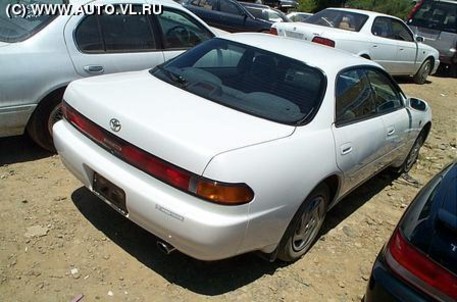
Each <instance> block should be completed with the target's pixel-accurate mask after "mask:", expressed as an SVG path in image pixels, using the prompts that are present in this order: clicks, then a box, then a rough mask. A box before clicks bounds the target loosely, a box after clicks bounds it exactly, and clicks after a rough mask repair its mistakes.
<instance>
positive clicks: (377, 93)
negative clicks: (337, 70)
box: [336, 68, 403, 126]
mask: <svg viewBox="0 0 457 302" xmlns="http://www.w3.org/2000/svg"><path fill="white" fill-rule="evenodd" d="M402 96H403V94H402V93H401V91H400V89H399V88H398V87H397V86H396V85H395V84H394V83H393V82H392V80H391V79H390V77H389V76H387V75H386V74H385V73H384V72H382V71H381V70H378V69H375V68H357V69H350V70H347V71H344V72H342V73H341V74H340V75H339V76H338V80H337V83H336V124H337V126H340V125H345V124H349V123H353V122H356V121H359V120H365V119H367V118H371V117H374V116H379V115H381V114H386V113H389V112H392V111H395V110H397V109H399V108H403V99H402Z"/></svg>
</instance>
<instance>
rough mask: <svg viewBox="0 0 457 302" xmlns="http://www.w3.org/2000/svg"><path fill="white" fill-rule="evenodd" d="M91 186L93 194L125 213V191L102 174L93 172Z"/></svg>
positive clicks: (126, 212)
mask: <svg viewBox="0 0 457 302" xmlns="http://www.w3.org/2000/svg"><path fill="white" fill-rule="evenodd" d="M92 188H93V189H94V192H95V194H97V195H98V196H99V197H101V198H102V199H103V200H105V201H107V202H108V203H109V204H110V205H111V206H112V207H113V208H114V209H115V210H117V211H119V212H120V213H121V214H123V215H127V214H128V211H127V207H126V206H125V192H124V190H122V189H121V188H119V187H118V186H116V185H115V184H113V183H112V182H110V181H109V180H107V179H106V178H104V177H103V176H101V175H100V174H98V173H94V181H93V185H92Z"/></svg>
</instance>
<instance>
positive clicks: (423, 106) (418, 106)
mask: <svg viewBox="0 0 457 302" xmlns="http://www.w3.org/2000/svg"><path fill="white" fill-rule="evenodd" d="M408 104H409V107H411V108H413V109H415V110H419V111H425V110H427V103H426V102H425V101H423V100H419V99H416V98H409V99H408Z"/></svg>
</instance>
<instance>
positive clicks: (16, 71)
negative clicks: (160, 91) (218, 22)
mask: <svg viewBox="0 0 457 302" xmlns="http://www.w3.org/2000/svg"><path fill="white" fill-rule="evenodd" d="M6 2H7V1H2V2H1V3H0V70H1V72H0V137H6V136H13V135H20V134H23V133H24V131H27V132H28V134H29V135H30V136H31V137H32V139H33V140H34V141H35V142H36V143H38V144H39V145H40V146H42V147H43V148H46V149H48V150H51V151H52V150H54V145H53V141H52V125H53V124H54V122H55V121H56V120H58V119H59V118H60V109H59V108H60V103H61V100H62V96H63V93H64V91H65V88H66V87H67V85H68V83H70V82H71V81H73V80H75V79H78V78H83V77H88V76H94V75H100V74H106V73H114V72H120V71H133V70H141V69H145V68H149V67H153V66H155V65H157V64H160V63H162V62H164V61H166V60H167V59H169V58H172V57H175V56H176V55H178V54H180V53H182V52H183V51H184V50H185V49H188V48H190V47H192V46H194V45H196V44H198V43H200V42H202V41H205V40H208V39H210V38H212V37H214V36H215V35H216V31H215V30H213V29H211V28H210V27H208V26H207V25H206V24H205V23H204V22H203V21H201V20H200V19H199V18H198V17H196V16H195V15H194V14H192V13H191V12H189V11H188V10H187V9H185V8H183V7H182V6H181V5H179V4H177V3H175V2H173V1H171V0H170V1H169V0H160V1H150V0H146V1H142V0H122V1H112V0H100V1H98V0H95V1H90V0H82V1H70V2H67V1H63V0H61V1H56V0H54V1H35V0H21V1H16V2H18V4H19V5H21V6H17V7H14V8H15V10H12V7H11V4H7V3H6ZM16 2H15V4H17V3H16ZM57 2H60V3H57ZM43 4H45V5H48V8H49V7H52V6H55V7H57V6H61V7H63V6H64V5H66V6H68V7H72V8H73V9H74V10H77V9H78V8H83V7H87V8H88V7H89V6H91V5H104V6H105V7H108V6H109V7H110V8H112V9H114V11H111V13H101V14H91V15H90V14H87V13H86V14H77V15H73V14H71V15H70V14H60V15H51V14H42V15H40V16H38V15H35V16H32V15H30V11H29V12H28V15H27V16H26V17H25V18H23V17H21V16H16V17H15V16H12V14H14V13H18V12H20V11H19V10H20V8H22V7H27V8H29V10H31V7H32V5H43ZM22 5H23V6H22ZM153 5H154V7H152V8H151V6H153ZM128 6H130V7H128ZM147 6H149V8H150V11H152V12H157V11H158V9H160V10H161V12H162V13H161V14H154V13H149V11H147V10H145V7H147ZM121 9H128V10H127V13H125V12H123V11H121ZM87 11H89V9H87ZM143 11H145V12H147V13H144V14H143ZM106 101H107V102H109V100H106ZM125 101H128V100H125Z"/></svg>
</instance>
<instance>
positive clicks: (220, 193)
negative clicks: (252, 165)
mask: <svg viewBox="0 0 457 302" xmlns="http://www.w3.org/2000/svg"><path fill="white" fill-rule="evenodd" d="M195 193H196V194H197V195H198V196H200V197H202V198H205V199H207V200H209V201H213V202H216V203H220V204H225V205H237V204H243V203H248V202H250V201H251V200H252V199H253V198H254V192H253V191H252V189H251V188H249V187H248V186H247V185H246V184H227V183H221V182H217V181H211V180H207V179H200V180H199V181H198V183H197V191H196V192H195Z"/></svg>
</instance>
